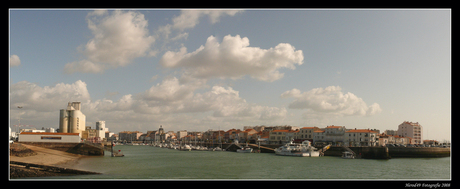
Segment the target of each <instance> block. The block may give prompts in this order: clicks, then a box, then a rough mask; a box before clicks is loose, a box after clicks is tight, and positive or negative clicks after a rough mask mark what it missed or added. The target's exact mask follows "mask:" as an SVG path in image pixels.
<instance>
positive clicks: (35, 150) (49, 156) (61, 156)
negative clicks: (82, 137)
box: [10, 144, 87, 178]
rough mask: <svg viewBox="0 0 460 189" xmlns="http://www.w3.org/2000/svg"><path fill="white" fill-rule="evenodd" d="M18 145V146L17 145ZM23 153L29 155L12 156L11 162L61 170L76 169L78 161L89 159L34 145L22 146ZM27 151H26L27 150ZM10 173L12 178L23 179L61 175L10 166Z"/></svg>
mask: <svg viewBox="0 0 460 189" xmlns="http://www.w3.org/2000/svg"><path fill="white" fill-rule="evenodd" d="M15 145H18V144H15ZM20 146H21V148H22V149H23V151H26V150H27V149H30V150H31V151H32V152H30V150H27V153H28V155H26V156H24V157H19V156H16V155H10V161H16V162H23V163H32V164H41V165H48V166H55V167H61V168H75V167H76V166H75V165H77V164H78V161H79V160H80V159H81V158H84V157H87V156H84V155H79V154H72V153H68V152H63V151H59V150H52V149H48V148H42V147H38V146H33V145H26V144H20ZM24 147H25V148H27V149H26V150H24V149H25V148H24ZM10 171H11V172H10V173H11V174H13V173H14V176H13V175H11V177H12V178H21V177H37V176H38V177H43V176H59V175H60V174H53V173H49V172H45V171H37V170H33V169H25V168H22V167H21V166H16V165H12V164H11V165H10Z"/></svg>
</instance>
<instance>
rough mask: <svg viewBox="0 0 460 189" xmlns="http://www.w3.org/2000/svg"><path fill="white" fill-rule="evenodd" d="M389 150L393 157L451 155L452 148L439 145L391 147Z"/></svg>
mask: <svg viewBox="0 0 460 189" xmlns="http://www.w3.org/2000/svg"><path fill="white" fill-rule="evenodd" d="M388 151H389V153H390V156H391V157H395V158H398V157H409V158H415V157H449V156H450V148H437V147H425V148H423V147H422V148H420V147H406V148H401V147H399V148H398V147H389V148H388Z"/></svg>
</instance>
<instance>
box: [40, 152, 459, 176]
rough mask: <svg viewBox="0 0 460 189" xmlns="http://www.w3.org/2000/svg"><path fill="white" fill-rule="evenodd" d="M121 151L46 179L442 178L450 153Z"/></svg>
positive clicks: (448, 170) (448, 171)
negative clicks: (349, 155)
mask: <svg viewBox="0 0 460 189" xmlns="http://www.w3.org/2000/svg"><path fill="white" fill-rule="evenodd" d="M114 149H115V150H117V151H118V150H121V152H122V153H123V154H124V155H125V156H124V157H111V156H110V153H109V152H106V153H105V155H104V156H99V157H88V158H83V159H81V160H80V161H79V163H78V164H76V165H74V167H72V168H76V169H81V170H87V171H94V172H100V173H102V174H100V175H77V176H66V177H47V178H45V179H138V180H140V179H179V180H181V179H185V180H195V179H205V180H213V179H235V180H240V179H242V180H246V179H268V180H276V179H280V180H289V179H301V180H304V179H305V180H324V179H332V180H349V179H353V180H355V179H357V180H419V179H420V180H427V179H435V180H443V179H451V158H450V157H443V158H394V159H388V160H375V159H342V158H340V157H333V156H324V157H292V156H277V155H275V154H274V153H236V152H217V151H216V152H213V151H179V150H173V149H167V148H159V147H151V146H115V147H114Z"/></svg>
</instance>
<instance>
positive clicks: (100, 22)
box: [64, 10, 155, 73]
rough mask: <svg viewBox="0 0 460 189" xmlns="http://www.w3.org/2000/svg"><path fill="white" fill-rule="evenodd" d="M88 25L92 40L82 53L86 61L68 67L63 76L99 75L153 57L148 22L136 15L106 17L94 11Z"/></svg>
mask: <svg viewBox="0 0 460 189" xmlns="http://www.w3.org/2000/svg"><path fill="white" fill-rule="evenodd" d="M87 22H88V28H89V29H90V30H91V31H92V34H93V38H92V39H90V40H89V41H88V42H87V43H86V45H85V46H84V47H83V49H82V51H81V52H82V53H83V55H84V56H85V57H86V60H82V61H75V62H71V63H68V64H67V65H66V66H65V68H64V71H65V72H66V73H73V72H86V73H100V72H102V71H103V70H105V69H109V68H116V67H119V66H126V65H127V64H130V63H131V61H132V60H133V59H134V58H137V57H143V56H147V55H149V54H150V55H151V54H152V51H151V49H150V46H151V45H152V44H153V42H154V41H155V39H154V37H153V36H150V35H149V31H148V28H147V25H148V21H147V20H146V19H145V18H144V15H143V14H141V13H139V12H135V11H121V10H115V11H113V12H112V14H109V13H108V12H107V11H105V10H96V11H94V12H91V13H88V15H87ZM153 54H154V53H153Z"/></svg>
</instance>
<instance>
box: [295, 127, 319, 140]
mask: <svg viewBox="0 0 460 189" xmlns="http://www.w3.org/2000/svg"><path fill="white" fill-rule="evenodd" d="M316 130H319V128H318V127H302V128H300V130H299V132H298V133H297V137H296V139H298V140H300V141H304V140H309V141H310V142H313V133H314V131H316Z"/></svg>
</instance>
